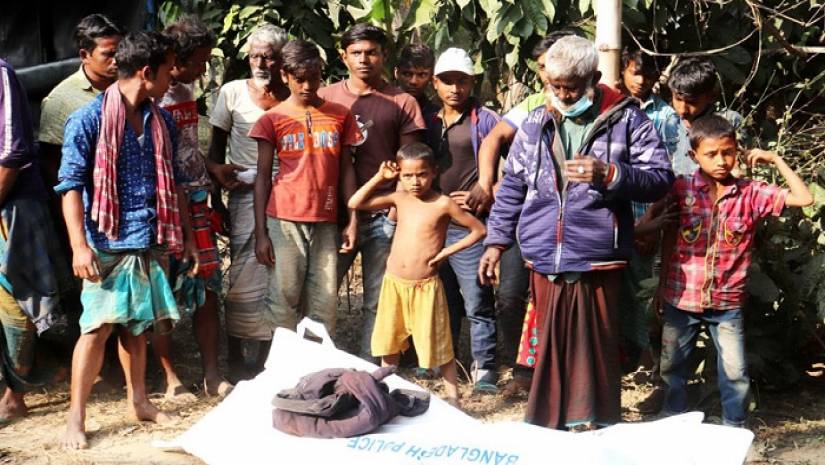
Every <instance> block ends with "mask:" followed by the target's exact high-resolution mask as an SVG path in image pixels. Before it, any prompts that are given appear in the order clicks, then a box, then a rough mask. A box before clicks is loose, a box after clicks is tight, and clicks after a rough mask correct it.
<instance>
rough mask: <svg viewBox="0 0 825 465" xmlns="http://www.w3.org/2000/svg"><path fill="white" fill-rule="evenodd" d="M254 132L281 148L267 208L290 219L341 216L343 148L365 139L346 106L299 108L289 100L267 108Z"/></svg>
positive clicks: (317, 219) (327, 219) (319, 219)
mask: <svg viewBox="0 0 825 465" xmlns="http://www.w3.org/2000/svg"><path fill="white" fill-rule="evenodd" d="M249 137H252V138H254V139H258V140H265V141H267V142H269V143H270V144H272V145H273V146H274V147H275V152H276V155H277V157H278V163H279V164H280V169H279V172H278V174H277V175H276V176H275V180H274V182H273V185H272V192H271V194H270V197H269V202H268V203H267V207H266V213H267V215H269V216H272V217H274V218H279V219H282V220H289V221H306V222H328V223H334V222H336V221H337V215H338V182H339V171H340V160H341V151H342V150H343V148H344V147H345V146H352V145H355V144H358V143H359V142H361V140H362V136H361V132H360V131H359V130H358V126H357V125H356V123H355V118H354V117H353V116H352V113H350V111H349V110H347V109H346V108H345V107H343V106H342V105H338V104H336V103H332V102H324V103H323V104H322V105H321V106H320V107H318V108H314V107H311V108H308V109H303V108H298V107H296V106H294V105H292V104H290V103H288V102H284V103H281V104H279V105H278V106H276V107H275V108H273V109H271V110H269V111H268V112H266V113H264V115H263V116H261V118H260V119H259V120H258V122H257V123H255V125H254V126H253V127H252V129H251V130H250V131H249Z"/></svg>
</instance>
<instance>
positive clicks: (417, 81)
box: [395, 66, 433, 98]
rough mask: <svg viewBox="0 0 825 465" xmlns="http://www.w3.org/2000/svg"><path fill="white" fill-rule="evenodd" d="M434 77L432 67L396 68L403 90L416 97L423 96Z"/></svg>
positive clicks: (399, 84)
mask: <svg viewBox="0 0 825 465" xmlns="http://www.w3.org/2000/svg"><path fill="white" fill-rule="evenodd" d="M432 78H433V69H432V68H420V67H418V66H413V67H406V66H405V67H402V68H395V79H396V80H397V81H398V86H399V87H401V90H403V91H404V92H406V93H408V94H410V95H412V96H413V97H415V98H421V97H423V96H424V94H425V93H426V92H427V85H428V84H429V83H430V81H431V80H432Z"/></svg>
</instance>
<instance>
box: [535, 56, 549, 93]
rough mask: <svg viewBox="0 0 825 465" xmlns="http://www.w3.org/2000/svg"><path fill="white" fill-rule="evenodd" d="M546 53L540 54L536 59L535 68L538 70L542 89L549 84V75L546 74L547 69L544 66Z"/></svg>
mask: <svg viewBox="0 0 825 465" xmlns="http://www.w3.org/2000/svg"><path fill="white" fill-rule="evenodd" d="M545 55H547V52H544V53H542V54H541V56H540V57H539V58H538V61H536V69H537V70H538V72H539V79H540V80H541V86H542V88H543V89H546V88H547V86H548V85H550V75H549V74H547V69H546V68H545V67H544V57H545Z"/></svg>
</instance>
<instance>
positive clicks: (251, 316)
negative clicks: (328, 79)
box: [209, 24, 289, 382]
mask: <svg viewBox="0 0 825 465" xmlns="http://www.w3.org/2000/svg"><path fill="white" fill-rule="evenodd" d="M287 40H288V37H287V34H286V32H285V31H284V30H283V29H281V28H279V27H277V26H273V25H271V24H265V25H263V26H261V27H259V28H258V29H256V30H255V31H253V32H252V34H250V35H249V39H248V40H247V46H248V53H249V68H250V72H251V75H252V77H251V78H250V79H238V80H235V81H231V82H228V83H226V84H224V85H223V87H221V90H220V93H219V95H218V99H217V101H216V102H215V106H214V108H213V109H212V115H211V116H210V118H209V122H210V124H212V146H211V147H210V150H209V158H210V159H212V160H213V161H215V162H218V163H225V162H227V161H228V162H229V163H234V164H236V165H240V166H242V167H243V168H245V170H244V171H242V172H240V173H238V180H239V181H240V182H239V183H238V185H237V186H236V187H235V188H234V189H231V190H230V192H229V205H228V208H227V206H225V205H224V204H223V201H222V199H221V195H220V194H221V193H220V189H217V190H216V191H214V192H213V194H212V206H213V208H214V209H215V211H217V212H218V213H219V214H220V215H221V217H222V219H223V223H224V225H226V224H227V223H228V224H229V236H230V240H229V250H230V256H231V260H232V262H231V265H230V267H229V289H228V290H227V293H226V301H225V305H226V307H225V308H226V334H227V338H228V344H227V348H228V363H229V373H230V378H232V381H233V382H236V381H237V380H238V379H244V378H250V377H252V376H254V374H255V373H257V372H259V371H261V370H263V364H264V361H266V356H267V353H268V352H269V344H270V342H271V341H272V332H273V329H272V328H270V326H269V325H268V324H266V323H265V321H264V320H263V315H264V310H265V308H266V305H265V303H264V298H265V297H266V292H267V280H268V277H269V272H268V270H267V268H266V266H264V265H262V264H260V263H258V260H257V259H256V258H255V237H254V234H253V233H254V229H255V218H254V215H253V187H252V186H253V183H254V179H255V171H254V170H255V167H256V166H257V162H258V144H257V142H256V141H255V139H252V138H251V137H249V136H248V135H247V134H249V129H250V128H251V127H252V126H253V125H254V124H255V122H256V121H258V118H259V117H260V116H261V115H263V114H264V112H266V111H267V110H269V109H270V108H273V107H274V106H276V105H278V104H279V103H281V102H282V101H283V100H286V98H287V97H289V89H287V87H286V86H285V85H284V83H283V82H282V81H281V75H280V68H281V56H280V52H281V48H282V47H283V46H284V44H286V42H287ZM227 142H228V144H229V155H228V157H227V154H226V148H227ZM276 169H277V167H276ZM243 339H248V340H253V341H259V342H260V344H259V347H258V356H257V360H256V362H255V365H254V368H253V369H252V370H251V372H250V370H246V369H245V366H246V365H245V363H244V358H243V352H242V350H241V349H242V348H241V341H242V340H243Z"/></svg>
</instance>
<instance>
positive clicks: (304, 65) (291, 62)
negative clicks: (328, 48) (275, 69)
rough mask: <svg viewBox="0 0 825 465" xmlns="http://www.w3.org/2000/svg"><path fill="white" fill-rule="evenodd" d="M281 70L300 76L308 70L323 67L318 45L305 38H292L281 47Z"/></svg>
mask: <svg viewBox="0 0 825 465" xmlns="http://www.w3.org/2000/svg"><path fill="white" fill-rule="evenodd" d="M281 60H282V62H283V64H282V65H281V67H282V68H283V70H284V71H285V72H287V73H289V74H291V75H293V76H301V75H303V73H305V72H306V71H309V70H318V71H320V70H321V68H323V67H324V61H323V60H322V59H321V53H320V52H318V47H316V46H315V45H314V44H312V43H310V42H307V41H306V40H300V39H294V40H290V41H289V42H287V43H286V45H284V47H283V48H282V49H281Z"/></svg>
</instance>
